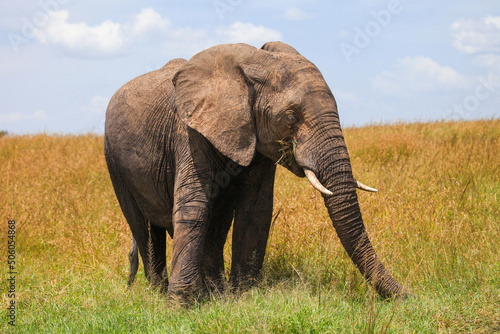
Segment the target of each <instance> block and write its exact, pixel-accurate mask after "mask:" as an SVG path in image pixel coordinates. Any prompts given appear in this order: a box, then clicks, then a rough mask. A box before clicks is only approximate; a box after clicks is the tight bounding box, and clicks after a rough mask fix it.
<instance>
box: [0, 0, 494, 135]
mask: <svg viewBox="0 0 500 334" xmlns="http://www.w3.org/2000/svg"><path fill="white" fill-rule="evenodd" d="M271 40H282V41H284V42H286V43H288V44H290V45H292V46H293V47H295V48H296V49H297V50H298V51H299V52H300V53H302V54H303V55H304V56H305V57H307V58H308V59H309V60H311V61H312V62H313V63H315V64H316V66H317V67H318V68H319V69H320V70H321V72H322V73H323V76H324V77H325V79H326V81H327V83H328V84H329V86H330V88H331V89H332V91H333V94H334V95H335V97H336V99H337V103H338V106H339V114H340V118H341V122H342V124H343V125H344V126H363V125H366V124H370V123H379V122H383V123H391V122H396V121H406V122H411V121H430V120H441V119H478V118H491V117H495V118H498V117H500V109H499V106H500V5H499V3H498V2H497V1H491V0H476V1H465V0H455V1H449V0H446V1H439V2H438V1H428V0H421V1H410V0H399V1H398V0H390V1H378V0H359V1H331V0H330V1H326V0H323V1H321V0H291V1H284V0H254V1H250V0H205V1H202V0H183V1H159V0H157V1H134V0H122V1H117V0H109V1H106V0H99V1H96V0H89V1H85V2H84V1H74V0H23V1H9V2H6V1H3V2H2V3H0V75H1V78H2V80H1V82H0V101H1V105H0V106H1V108H0V130H7V131H9V133H16V134H25V133H37V132H47V133H75V134H80V133H86V132H96V133H102V131H103V128H104V117H105V110H106V106H107V103H108V101H109V99H110V98H111V96H112V95H113V94H114V92H115V91H116V90H117V89H118V88H120V87H121V86H122V85H123V84H124V83H126V82H127V81H129V80H131V79H133V78H134V77H136V76H138V75H141V74H143V73H146V72H148V71H151V70H154V69H157V68H160V67H161V66H163V65H164V64H165V63H166V62H167V61H168V60H170V59H173V58H179V57H182V58H186V59H189V58H190V57H191V56H193V55H194V54H195V53H197V52H199V51H201V50H203V49H206V48H207V47H210V46H213V45H216V44H221V43H232V42H244V43H248V44H251V45H254V46H256V47H260V46H261V45H262V44H264V43H265V42H266V41H271Z"/></svg>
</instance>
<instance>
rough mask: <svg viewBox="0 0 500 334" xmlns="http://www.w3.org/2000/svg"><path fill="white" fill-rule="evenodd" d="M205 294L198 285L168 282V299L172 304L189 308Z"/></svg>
mask: <svg viewBox="0 0 500 334" xmlns="http://www.w3.org/2000/svg"><path fill="white" fill-rule="evenodd" d="M205 296H206V293H204V292H203V290H202V289H201V288H200V284H199V283H197V284H193V283H181V282H175V283H174V282H170V284H169V285H168V290H167V297H168V299H169V300H170V301H171V302H173V303H174V304H177V305H180V306H183V307H189V306H191V305H193V304H194V303H195V302H196V301H200V300H202V299H204V297H205Z"/></svg>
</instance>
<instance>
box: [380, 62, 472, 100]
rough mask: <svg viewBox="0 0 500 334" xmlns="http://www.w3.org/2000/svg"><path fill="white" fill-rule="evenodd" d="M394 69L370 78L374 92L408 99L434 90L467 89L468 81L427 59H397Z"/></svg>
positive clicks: (451, 69) (453, 71)
mask: <svg viewBox="0 0 500 334" xmlns="http://www.w3.org/2000/svg"><path fill="white" fill-rule="evenodd" d="M394 67H395V70H394V71H392V72H390V71H383V72H382V73H381V74H379V75H377V76H376V77H374V78H373V79H372V84H373V86H374V87H375V89H376V90H377V91H379V92H382V93H386V94H389V95H400V96H410V95H414V94H418V93H431V92H435V91H438V90H453V89H467V88H468V84H469V80H468V79H467V78H466V77H465V76H464V75H462V74H460V73H458V72H457V71H455V70H454V69H453V68H451V67H449V66H441V65H439V64H438V63H437V62H435V61H434V60H432V59H430V58H427V57H423V56H416V57H405V58H403V59H399V60H398V61H397V63H396V65H395V66H394Z"/></svg>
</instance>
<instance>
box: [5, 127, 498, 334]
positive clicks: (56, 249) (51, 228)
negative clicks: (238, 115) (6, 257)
mask: <svg viewBox="0 0 500 334" xmlns="http://www.w3.org/2000/svg"><path fill="white" fill-rule="evenodd" d="M344 134H345V138H346V142H347V145H348V149H349V153H350V156H351V162H352V165H353V170H354V175H355V177H356V178H357V179H359V180H361V181H362V182H363V183H365V184H367V185H370V186H373V187H375V188H377V189H379V192H378V193H377V194H371V193H359V199H360V206H361V210H362V213H363V217H364V220H365V224H366V226H367V229H368V232H369V235H370V238H371V240H372V242H373V244H374V247H375V249H376V251H377V252H378V253H379V255H380V257H381V258H382V260H383V262H384V263H385V264H386V266H387V267H388V268H389V269H390V270H391V271H392V272H393V273H394V276H395V277H396V278H397V279H399V280H400V281H401V282H402V283H403V284H404V285H405V286H407V287H409V288H410V289H411V290H412V291H413V292H414V293H415V294H416V295H417V296H420V298H421V299H420V300H419V301H418V302H415V304H416V305H417V306H415V307H414V308H412V307H407V308H403V309H402V310H401V311H398V312H399V313H398V314H397V315H396V317H395V318H394V320H392V319H393V318H392V317H393V316H394V314H390V313H389V314H387V316H383V319H384V321H383V326H382V327H380V328H385V327H384V326H385V324H388V323H390V322H391V321H392V324H391V326H394V327H395V328H400V329H401V328H403V329H404V330H401V331H409V332H414V331H420V330H419V328H423V329H422V331H452V332H453V331H458V330H464V331H478V332H491V331H495V330H498V331H500V311H499V309H500V275H499V272H500V261H499V260H498V259H499V258H500V246H499V245H500V218H499V217H500V213H499V207H500V205H499V204H500V203H499V197H500V170H499V166H500V152H499V148H500V147H499V146H500V144H499V138H500V121H499V120H489V121H475V122H457V123H428V124H427V123H424V124H399V125H393V126H369V127H364V128H359V129H356V128H350V129H345V133H344ZM0 175H1V178H0V189H1V192H0V212H1V215H0V219H1V220H2V221H3V222H2V223H1V224H0V236H3V237H2V238H1V240H6V239H4V238H6V236H7V221H8V219H15V220H16V222H17V248H16V252H17V259H16V260H17V262H18V287H17V290H18V293H17V295H16V299H17V300H18V303H19V310H18V312H19V314H20V315H19V320H18V322H19V323H21V324H23V323H24V325H26V326H28V327H26V328H31V329H33V328H35V329H37V330H40V329H43V328H47V327H43V326H48V324H49V323H50V322H51V321H54V319H59V321H60V325H59V327H57V328H59V329H60V330H64V329H65V328H66V329H67V328H70V327H71V326H70V327H65V326H69V325H67V324H66V325H65V324H64V319H66V318H65V317H71V316H70V315H69V313H67V312H70V311H71V312H76V313H78V314H80V316H79V318H78V319H79V321H80V323H81V322H82V321H83V322H84V323H87V324H88V327H86V328H87V331H88V330H90V331H92V330H91V329H92V328H97V327H93V326H96V324H97V323H98V321H102V318H99V314H100V313H99V312H101V311H99V310H100V309H101V308H102V307H103V305H107V308H105V312H108V313H110V314H112V313H113V312H115V311H116V310H120V312H122V311H123V310H122V309H121V308H120V307H125V306H123V305H128V306H127V307H130V308H131V309H134V310H138V309H140V307H142V306H141V305H143V306H144V307H145V308H146V309H145V311H144V312H145V313H144V314H151V317H153V318H154V319H156V318H155V316H154V314H156V313H157V312H160V314H163V313H161V312H166V313H165V314H169V313H168V312H167V311H159V308H158V305H157V304H158V303H161V302H160V300H161V297H158V296H156V295H154V296H151V295H150V292H147V291H146V290H147V288H146V285H145V281H144V275H143V269H142V267H141V268H140V270H139V272H140V274H139V280H138V282H137V283H136V285H135V286H134V288H133V289H132V290H127V289H126V279H127V272H128V260H127V254H128V250H129V247H130V242H131V237H130V232H129V229H128V226H127V224H126V222H125V219H124V218H123V215H122V213H121V211H120V208H119V206H118V203H117V201H116V198H115V195H114V192H113V189H112V186H111V182H110V180H109V176H108V173H107V170H106V166H105V161H104V156H103V151H102V137H98V136H93V135H85V136H52V135H43V134H42V135H33V136H3V137H0ZM275 189H276V190H275V198H274V206H275V209H274V214H275V216H276V219H275V221H274V224H273V227H272V231H271V237H270V240H269V244H268V252H267V256H266V262H265V268H264V280H263V284H262V285H261V288H260V289H264V290H263V291H270V292H269V296H268V297H269V298H274V299H273V300H276V302H275V304H276V305H274V304H266V302H264V301H263V300H262V298H263V297H262V296H261V295H259V294H258V295H257V296H254V295H248V296H246V297H245V296H243V297H241V300H242V301H241V302H236V304H235V302H234V301H229V302H228V303H229V304H227V305H226V304H222V305H223V306H220V304H219V302H215V304H214V306H213V309H210V306H207V307H208V309H204V311H200V310H198V311H200V312H206V313H205V318H204V319H205V320H206V321H215V322H214V323H213V326H214V327H213V328H226V327H225V326H226V325H227V326H229V325H228V324H229V322H228V323H227V324H225V325H224V326H222V327H220V320H217V319H218V317H219V318H220V317H221V314H219V313H217V312H222V314H224V312H223V311H221V310H224V309H225V308H231V307H235V308H238V309H245V310H246V312H249V314H255V317H257V318H258V316H257V315H258V314H259V313H256V312H257V311H255V310H254V309H253V308H254V307H258V306H256V305H260V304H262V303H264V304H265V305H267V306H266V307H268V308H269V309H270V310H271V311H270V312H276V317H280V313H279V311H278V310H279V309H281V304H282V303H283V300H280V299H279V298H280V296H281V295H283V293H284V291H289V292H290V293H291V296H293V297H292V300H295V299H297V298H305V299H304V300H307V301H305V303H306V304H307V303H313V302H314V300H316V297H310V295H309V293H311V294H312V295H313V296H314V294H319V300H320V301H319V305H322V304H321V303H322V302H321V298H326V299H325V300H327V302H328V300H329V301H330V303H337V304H335V305H336V306H333V305H330V306H328V307H333V308H334V309H336V308H338V309H339V312H345V311H346V310H347V311H348V310H351V311H352V310H354V309H356V310H359V309H363V308H364V307H365V306H366V305H367V304H365V302H360V298H365V296H369V295H370V293H371V292H370V289H369V287H368V286H367V285H366V283H365V282H364V280H363V279H362V277H361V275H359V273H358V272H357V270H356V269H355V267H354V266H353V265H352V263H351V262H350V260H349V259H348V258H347V256H346V255H345V251H344V250H343V248H342V246H341V245H340V242H339V240H338V238H337V236H336V235H335V232H334V229H333V227H332V224H331V222H330V220H329V218H328V215H327V213H326V209H325V208H324V205H323V200H322V198H321V196H320V195H319V194H318V193H317V191H315V190H314V189H313V188H312V187H311V186H310V185H309V184H308V182H307V180H305V179H298V178H296V177H294V176H293V175H292V174H291V173H289V172H287V171H286V170H284V169H282V168H279V169H278V174H277V180H276V187H275ZM229 246H230V241H228V245H227V246H226V249H227V251H226V260H227V262H228V267H229V261H230V253H229V250H230V247H229ZM6 250H7V249H6V242H1V243H0V254H6ZM168 252H169V253H168V254H167V255H168V256H170V249H169V250H168ZM6 271H7V270H6V269H5V267H4V266H3V267H2V269H1V271H0V272H2V273H6ZM1 286H2V291H4V292H5V291H6V290H7V286H6V284H5V280H4V282H3V283H2V285H1ZM283 286H284V287H283ZM273 287H277V289H278V290H277V291H278V292H276V290H273V289H275V288H273ZM297 287H298V289H299V291H302V290H304V291H309V292H306V293H307V295H304V294H301V292H300V293H298V292H297V290H295V289H296V288H297ZM280 289H281V290H280ZM301 289H302V290H301ZM103 291H104V292H103ZM257 291H260V290H257ZM252 293H256V292H255V291H254V292H252ZM257 293H259V292H257ZM325 293H326V294H327V295H328V296H329V297H322V296H323V295H324V294H325ZM145 294H146V295H148V294H149V296H150V299H147V301H145V300H143V298H142V297H143V295H145ZM333 296H338V299H336V298H337V297H333ZM360 296H361V297H360ZM114 298H116V299H117V302H115V303H113V302H112V300H114ZM151 298H152V299H151ZM259 298H260V299H259ZM293 298H295V299H293ZM328 298H330V299H328ZM343 299H347V300H348V301H349V303H351V304H342V302H340V301H339V300H343ZM7 302H8V298H7V296H6V294H3V303H4V305H7V304H6V303H7ZM245 303H246V304H245ZM259 303H260V304H259ZM323 303H324V302H323ZM115 304H116V305H115ZM110 305H111V306H110ZM224 305H225V306H224ZM245 305H246V306H245ZM252 305H253V306H252ZM294 305H295V304H294ZM300 305H301V302H297V305H295V306H293V307H302V306H300ZM311 305H312V304H311ZM353 305H356V306H353ZM371 305H378V304H371ZM442 305H445V306H443V307H441V306H442ZM162 307H163V308H164V307H165V306H164V305H163V306H162ZM162 307H160V309H161V308H162ZM245 307H246V308H245ZM377 307H379V306H377ZM380 307H382V308H384V307H386V306H383V305H382V306H380ZM167 309H168V308H167ZM327 309H328V308H327ZM85 310H88V312H93V313H92V314H94V313H95V314H97V315H95V317H96V318H92V317H90V318H89V319H90V320H86V317H87V316H86V315H85V314H86V313H85V312H86V311H85ZM215 310H218V311H217V312H216V311H215ZM301 310H302V309H301ZM311 310H313V311H314V310H316V309H315V308H314V307H312V306H311ZM302 311H303V310H302ZM313 311H311V312H312V313H314V312H316V311H314V312H313ZM96 312H97V313H96ZM116 312H117V313H116V314H117V315H116V316H117V317H121V316H122V313H119V312H118V311H116ZM123 312H125V311H123ZM141 312H142V311H141ZM148 312H150V313H148ZM214 312H215V313H214ZM252 312H254V313H252ZM284 312H285V311H284ZM286 312H290V311H286ZM286 312H285V313H283V314H282V315H281V316H282V317H286V316H287V315H286ZM318 312H320V311H318ZM352 312H354V311H352ZM356 312H358V311H356ZM359 312H362V311H359ZM23 313H24V315H23ZM27 313H29V314H30V315H29V316H28V315H27ZM354 313H355V312H354ZM354 313H353V314H354ZM382 313H383V312H382ZM124 314H127V316H130V317H134V316H135V317H139V318H138V319H142V318H140V316H138V315H136V314H131V313H130V312H126V313H124ZM141 314H142V313H141ZM214 314H215V315H214ZM314 314H316V313H314ZM356 314H357V313H356ZM369 314H371V315H370V317H372V316H373V314H374V313H373V312H372V313H369ZM383 314H384V313H383ZM169 316H172V317H176V318H175V319H177V320H179V319H183V320H181V321H184V322H187V323H189V324H191V325H192V326H194V325H193V324H195V323H196V321H195V320H192V318H191V317H192V315H186V316H185V314H184V313H175V312H174V313H173V315H169ZM184 316H185V317H184ZM317 316H318V317H323V316H324V317H325V318H328V317H333V316H332V314H331V313H328V314H322V313H321V312H320V313H317ZM183 317H184V318H183ZM212 317H213V319H212ZM49 318H50V319H49ZM146 318H147V317H146ZM243 318H244V319H247V318H245V317H242V319H243ZM23 319H24V320H23ZM61 319H63V320H61ZM92 319H93V320H92ZM99 319H100V320H99ZM207 319H209V320H207ZM210 319H212V320H210ZM229 319H230V320H228V321H235V320H234V319H232V318H229ZM248 319H250V320H248V321H249V323H252V321H255V320H251V319H254V318H252V316H250V317H248ZM318 319H319V318H318ZM321 319H323V318H321ZM332 319H333V318H332ZM367 319H368V318H366V319H364V320H367ZM369 319H372V318H369ZM369 319H368V320H369ZM408 319H409V320H408ZM429 319H430V320H429ZM364 320H363V319H361V320H360V321H364ZM368 320H367V321H368ZM86 321H87V322H86ZM92 321H94V322H92ZM138 321H139V320H138ZM218 321H219V322H218ZM242 321H243V320H242ZM263 321H264V320H263ZM269 321H270V322H272V321H277V323H276V324H275V325H276V326H278V325H277V324H280V322H279V320H272V319H271V320H269ZM307 321H308V320H307V319H304V323H303V324H307ZM338 321H342V320H341V319H340V320H338ZM353 321H354V320H353ZM370 321H371V320H370ZM405 321H409V322H408V323H409V324H410V325H408V324H406V322H405ZM77 323H78V322H77ZM319 323H320V325H318V326H320V327H317V328H320V329H321V328H323V329H325V331H326V329H328V328H330V329H331V328H336V327H332V326H333V325H334V324H333V323H331V322H328V321H326V320H325V322H323V320H321V321H320V322H319ZM196 324H198V325H199V323H196ZM405 324H406V325H405ZM191 325H189V326H191ZM198 325H196V326H198ZM268 325H269V324H268ZM282 325H283V324H282ZM1 326H3V324H1ZM30 326H31V327H30ZM40 326H41V327H40ZM75 326H77V325H76V324H75ZM189 326H188V327H189ZM196 326H195V327H189V328H198V327H196ZM207 326H209V325H207ZM279 326H281V325H279ZM279 326H278V327H273V328H281V330H280V331H285V332H286V331H287V330H288V331H293V329H291V328H292V327H286V325H283V326H284V327H279ZM321 326H325V327H321ZM405 326H410V327H405ZM419 326H421V327H419ZM209 327H210V326H209ZM71 328H72V327H71ZM75 328H77V327H75ZM89 328H90V329H89ZM110 328H113V326H112V324H111V325H110ZM148 328H149V327H148ZM207 328H208V327H207ZM228 328H229V327H228ZM252 328H254V329H255V328H257V329H256V330H255V331H254V332H259V331H260V330H259V328H260V329H262V328H264V330H262V332H266V331H268V330H269V328H271V327H262V328H261V327H252ZM265 328H267V329H265ZM306 328H307V325H306ZM315 328H316V327H315ZM349 328H351V327H349ZM352 328H353V331H356V330H354V328H358V327H357V325H352ZM360 328H361V327H360ZM362 328H365V327H362ZM380 328H379V329H380ZM83 331H85V330H83ZM320 331H322V330H320ZM361 331H366V330H365V329H361ZM397 331H398V330H397V329H396V332H397Z"/></svg>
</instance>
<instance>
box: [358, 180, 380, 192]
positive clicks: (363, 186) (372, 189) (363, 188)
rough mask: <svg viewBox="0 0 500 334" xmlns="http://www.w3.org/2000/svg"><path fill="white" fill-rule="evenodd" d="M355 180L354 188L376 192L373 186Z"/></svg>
mask: <svg viewBox="0 0 500 334" xmlns="http://www.w3.org/2000/svg"><path fill="white" fill-rule="evenodd" d="M355 181H356V188H358V189H361V190H364V191H369V192H372V193H376V192H377V191H378V190H377V189H375V188H372V187H368V186H367V185H366V184H363V183H361V182H359V181H358V180H355Z"/></svg>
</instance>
